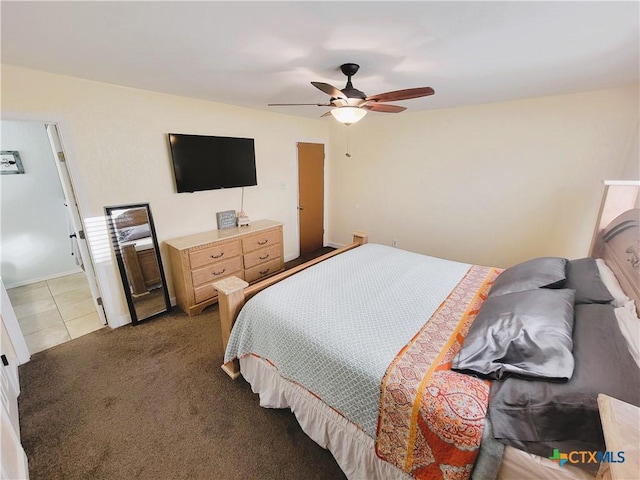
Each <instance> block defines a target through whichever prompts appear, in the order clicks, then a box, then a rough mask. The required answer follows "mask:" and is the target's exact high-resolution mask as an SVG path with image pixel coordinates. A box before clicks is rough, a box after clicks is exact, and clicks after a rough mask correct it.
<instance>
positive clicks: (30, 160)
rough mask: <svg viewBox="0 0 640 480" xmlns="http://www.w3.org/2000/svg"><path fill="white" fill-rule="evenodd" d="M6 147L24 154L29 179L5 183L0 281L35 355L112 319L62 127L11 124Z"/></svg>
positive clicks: (5, 178)
mask: <svg viewBox="0 0 640 480" xmlns="http://www.w3.org/2000/svg"><path fill="white" fill-rule="evenodd" d="M1 147H2V151H3V153H4V152H5V151H16V152H18V153H19V155H20V158H21V160H22V163H23V167H24V173H23V174H10V175H7V174H3V175H1V176H0V182H1V184H0V187H1V188H0V195H1V200H2V212H1V213H2V215H1V217H0V218H1V219H2V225H1V233H2V236H1V237H0V241H1V242H2V257H1V264H0V275H1V276H2V280H3V283H4V285H5V287H6V288H7V293H8V295H9V298H10V300H11V304H12V306H13V309H14V311H15V313H16V317H17V319H18V323H19V326H20V328H19V330H20V331H21V332H22V335H23V336H24V339H25V341H26V343H27V346H28V348H29V353H31V354H33V353H36V352H38V351H42V350H45V349H47V348H50V347H52V346H55V345H58V344H60V343H64V342H65V341H68V340H71V339H73V338H77V337H79V336H82V335H84V334H86V333H90V332H91V331H95V330H97V329H99V328H102V327H104V326H105V325H106V317H105V314H104V310H103V308H102V306H101V304H102V301H101V298H100V293H99V288H98V284H97V281H96V278H95V273H94V268H93V264H92V261H91V257H90V255H89V249H88V246H87V242H86V240H85V235H84V227H83V224H82V221H81V216H80V212H79V210H78V205H77V201H76V195H75V191H74V188H73V183H72V180H71V176H70V173H69V170H68V167H67V162H66V160H67V159H66V155H65V153H64V148H63V142H62V139H61V137H60V132H59V129H58V126H57V125H56V124H52V123H44V122H36V121H22V120H15V121H13V120H5V119H3V120H2V138H1ZM18 205H19V206H20V208H16V206H18Z"/></svg>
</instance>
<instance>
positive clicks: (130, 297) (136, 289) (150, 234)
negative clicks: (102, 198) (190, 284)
mask: <svg viewBox="0 0 640 480" xmlns="http://www.w3.org/2000/svg"><path fill="white" fill-rule="evenodd" d="M105 213H106V216H107V221H108V223H109V229H110V232H111V240H112V243H113V249H114V252H115V254H116V259H117V261H118V268H119V270H120V276H121V278H122V285H123V287H124V291H125V296H126V297H127V304H128V306H129V313H130V314H131V321H132V323H133V324H134V325H135V324H136V323H138V322H140V321H142V320H144V319H147V318H149V317H152V316H154V315H157V314H159V313H162V312H165V311H167V310H168V309H169V308H170V303H169V293H168V291H167V285H166V281H165V276H164V271H163V268H162V260H161V258H160V250H159V248H158V240H157V239H156V233H155V228H154V226H153V218H152V216H151V209H150V208H149V204H148V203H143V204H137V205H120V206H113V207H105Z"/></svg>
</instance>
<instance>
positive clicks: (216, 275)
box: [191, 257, 242, 286]
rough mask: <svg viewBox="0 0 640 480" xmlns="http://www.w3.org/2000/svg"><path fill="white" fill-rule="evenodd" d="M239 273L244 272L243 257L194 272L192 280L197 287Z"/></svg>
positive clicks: (192, 272)
mask: <svg viewBox="0 0 640 480" xmlns="http://www.w3.org/2000/svg"><path fill="white" fill-rule="evenodd" d="M239 271H242V257H234V258H230V259H229V260H223V261H221V262H216V263H214V264H211V265H207V266H206V267H202V268H199V269H197V270H192V271H191V280H192V281H193V285H194V286H197V285H202V284H203V283H210V282H215V281H216V280H219V279H221V278H222V277H226V276H227V275H231V274H232V273H234V272H239Z"/></svg>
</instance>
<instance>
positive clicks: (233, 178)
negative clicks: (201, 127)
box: [169, 133, 258, 193]
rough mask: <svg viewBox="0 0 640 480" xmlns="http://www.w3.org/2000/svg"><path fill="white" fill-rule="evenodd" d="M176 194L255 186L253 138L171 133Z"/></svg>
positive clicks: (170, 142) (170, 140) (256, 181)
mask: <svg viewBox="0 0 640 480" xmlns="http://www.w3.org/2000/svg"><path fill="white" fill-rule="evenodd" d="M169 144H170V145H171V158H172V161H173V171H174V174H175V178H176V189H177V190H178V193H183V192H196V191H201V190H216V189H220V188H233V187H248V186H251V185H257V184H258V180H257V177H256V155H255V146H254V141H253V138H233V137H214V136H207V135H185V134H181V133H170V134H169Z"/></svg>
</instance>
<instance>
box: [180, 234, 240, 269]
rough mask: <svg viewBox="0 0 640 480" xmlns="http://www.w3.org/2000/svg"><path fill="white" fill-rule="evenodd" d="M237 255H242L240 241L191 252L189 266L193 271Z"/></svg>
mask: <svg viewBox="0 0 640 480" xmlns="http://www.w3.org/2000/svg"><path fill="white" fill-rule="evenodd" d="M237 255H240V242H239V241H235V242H229V243H219V244H213V245H212V246H210V247H206V248H202V249H198V250H193V251H190V252H189V264H190V265H191V269H192V270H193V269H196V268H199V267H202V266H204V265H208V264H210V263H213V262H218V261H220V260H226V259H228V258H231V257H235V256H237Z"/></svg>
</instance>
